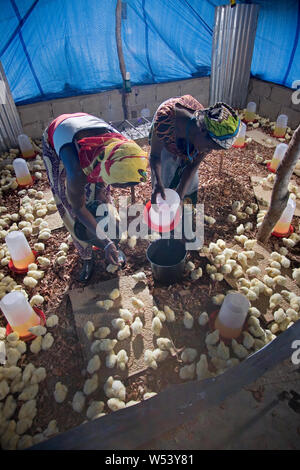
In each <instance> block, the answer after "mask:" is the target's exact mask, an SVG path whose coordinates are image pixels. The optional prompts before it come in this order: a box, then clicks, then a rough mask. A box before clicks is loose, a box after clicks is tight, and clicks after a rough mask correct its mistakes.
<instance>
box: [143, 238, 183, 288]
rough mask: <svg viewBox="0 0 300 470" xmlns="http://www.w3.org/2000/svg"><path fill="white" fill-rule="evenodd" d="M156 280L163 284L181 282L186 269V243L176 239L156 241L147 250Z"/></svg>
mask: <svg viewBox="0 0 300 470" xmlns="http://www.w3.org/2000/svg"><path fill="white" fill-rule="evenodd" d="M146 255H147V259H148V261H149V262H150V264H151V269H152V274H153V277H154V279H156V280H157V281H159V282H161V283H163V284H174V283H175V282H178V281H181V279H182V278H183V273H184V268H185V258H186V249H185V245H184V243H182V241H180V240H176V239H174V238H172V239H170V240H163V239H160V240H156V241H155V242H153V243H151V245H149V246H148V249H147V253H146Z"/></svg>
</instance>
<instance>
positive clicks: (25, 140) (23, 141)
mask: <svg viewBox="0 0 300 470" xmlns="http://www.w3.org/2000/svg"><path fill="white" fill-rule="evenodd" d="M18 143H19V147H20V150H21V153H22V155H23V157H24V158H32V157H34V156H35V151H34V148H33V146H32V143H31V142H30V139H29V137H28V135H26V134H20V135H18Z"/></svg>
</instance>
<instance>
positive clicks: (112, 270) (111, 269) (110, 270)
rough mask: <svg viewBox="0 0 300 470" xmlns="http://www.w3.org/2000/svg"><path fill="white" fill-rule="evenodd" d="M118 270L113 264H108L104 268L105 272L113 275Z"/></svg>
mask: <svg viewBox="0 0 300 470" xmlns="http://www.w3.org/2000/svg"><path fill="white" fill-rule="evenodd" d="M118 269H119V268H118V266H117V265H115V264H108V265H107V267H106V271H107V272H108V273H111V274H113V273H115V272H116V271H117V270H118Z"/></svg>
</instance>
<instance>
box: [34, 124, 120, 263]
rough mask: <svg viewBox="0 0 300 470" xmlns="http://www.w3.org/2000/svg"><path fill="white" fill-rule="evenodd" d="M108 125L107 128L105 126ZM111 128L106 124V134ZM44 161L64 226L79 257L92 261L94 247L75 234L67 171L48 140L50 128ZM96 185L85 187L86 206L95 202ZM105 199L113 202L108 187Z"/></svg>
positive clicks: (46, 133)
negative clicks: (67, 184) (68, 193)
mask: <svg viewBox="0 0 300 470" xmlns="http://www.w3.org/2000/svg"><path fill="white" fill-rule="evenodd" d="M105 125H106V126H105ZM108 128H110V126H109V125H108V124H106V123H104V129H105V132H107V131H108ZM42 141H43V160H44V163H45V167H46V171H47V175H48V179H49V183H50V187H51V190H52V193H53V198H54V200H55V203H56V206H57V210H58V212H59V214H60V216H61V218H62V220H63V223H64V226H65V227H66V229H67V230H68V232H69V233H70V234H71V236H72V239H73V242H74V245H75V247H76V248H77V250H78V251H79V255H80V257H81V258H82V259H91V257H92V247H91V245H90V244H88V243H85V242H84V241H81V240H79V239H78V238H77V237H76V235H75V233H74V224H75V214H74V212H73V209H72V206H71V204H70V202H69V199H68V195H67V191H66V171H65V168H64V165H63V162H62V160H61V158H60V157H59V156H58V155H57V153H56V152H55V150H54V149H53V148H52V146H51V145H50V143H49V140H48V128H47V129H46V130H45V131H44V134H43V139H42ZM95 193H96V184H95V183H88V184H87V185H86V186H85V196H86V204H88V203H89V202H91V201H94V200H95ZM104 199H105V200H103V201H102V202H112V199H111V195H110V186H107V187H106V188H105V190H104Z"/></svg>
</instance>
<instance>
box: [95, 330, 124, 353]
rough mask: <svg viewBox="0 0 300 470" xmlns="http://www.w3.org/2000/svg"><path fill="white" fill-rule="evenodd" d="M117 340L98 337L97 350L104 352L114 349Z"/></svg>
mask: <svg viewBox="0 0 300 470" xmlns="http://www.w3.org/2000/svg"><path fill="white" fill-rule="evenodd" d="M128 329H129V327H128ZM121 331H122V330H121ZM119 333H120V332H119ZM119 333H118V334H119ZM129 335H130V331H129ZM117 342H118V341H117V340H116V339H109V338H105V339H100V340H99V346H98V347H99V350H100V351H105V352H109V351H112V350H113V349H114V347H115V345H116V344H117Z"/></svg>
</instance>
